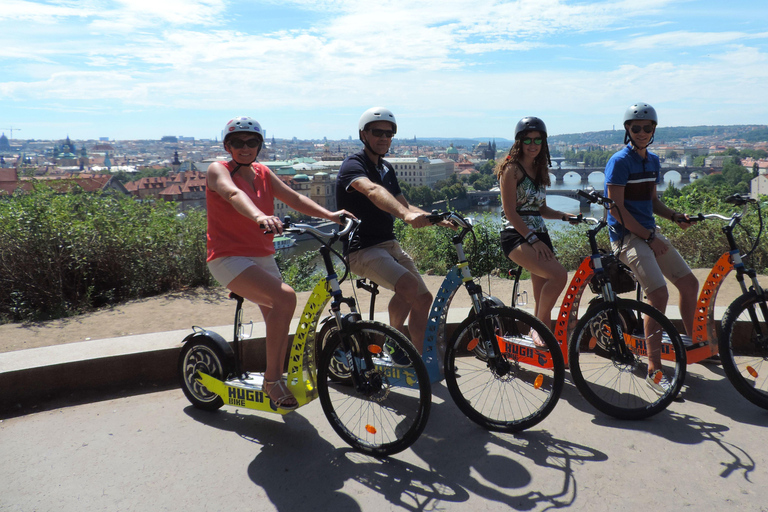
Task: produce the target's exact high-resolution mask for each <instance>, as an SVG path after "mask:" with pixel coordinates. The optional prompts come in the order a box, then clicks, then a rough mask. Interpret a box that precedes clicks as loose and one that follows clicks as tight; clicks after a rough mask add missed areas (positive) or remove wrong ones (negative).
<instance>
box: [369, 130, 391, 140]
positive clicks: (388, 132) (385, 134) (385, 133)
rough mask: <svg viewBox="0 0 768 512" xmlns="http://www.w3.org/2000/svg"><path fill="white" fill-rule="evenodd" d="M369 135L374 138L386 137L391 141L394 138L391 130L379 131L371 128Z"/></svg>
mask: <svg viewBox="0 0 768 512" xmlns="http://www.w3.org/2000/svg"><path fill="white" fill-rule="evenodd" d="M371 135H373V136H374V137H386V138H388V139H391V138H392V137H394V136H395V132H393V131H392V130H379V129H378V128H371Z"/></svg>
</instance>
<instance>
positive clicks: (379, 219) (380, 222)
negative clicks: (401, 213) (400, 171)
mask: <svg viewBox="0 0 768 512" xmlns="http://www.w3.org/2000/svg"><path fill="white" fill-rule="evenodd" d="M361 178H368V179H369V180H371V181H372V182H373V183H377V184H379V185H381V186H383V187H384V188H385V189H387V191H389V193H390V194H392V195H393V196H394V197H397V196H399V195H401V194H402V191H401V190H400V184H399V183H398V181H397V176H395V169H394V167H392V165H391V164H390V163H389V162H387V161H386V160H382V161H381V165H380V166H378V167H377V166H376V164H375V163H374V162H373V161H371V159H370V158H368V155H366V154H365V151H360V152H359V153H355V154H354V155H350V156H348V157H347V158H346V159H345V160H344V162H343V163H342V164H341V168H340V169H339V175H338V176H337V178H336V205H337V206H338V208H343V209H345V210H348V211H350V212H352V213H353V214H354V215H355V216H356V217H357V218H358V219H360V221H361V222H360V227H359V228H358V229H357V232H356V233H355V236H354V237H352V239H351V240H349V242H346V241H345V243H344V252H345V254H348V253H350V252H355V251H359V250H360V249H365V248H366V247H371V246H373V245H376V244H380V243H382V242H388V241H390V240H394V239H395V231H394V225H395V218H394V216H393V215H392V214H390V213H388V212H385V211H384V210H382V209H380V208H379V207H378V206H376V205H375V204H373V203H372V202H371V200H370V199H368V198H367V197H366V196H365V195H364V194H362V193H361V192H358V191H357V190H355V188H354V187H352V186H351V185H352V183H354V182H355V181H357V180H359V179H361Z"/></svg>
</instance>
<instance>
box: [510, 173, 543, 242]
mask: <svg viewBox="0 0 768 512" xmlns="http://www.w3.org/2000/svg"><path fill="white" fill-rule="evenodd" d="M521 171H522V169H521ZM523 176H524V178H523V179H522V181H520V183H518V184H517V213H518V214H519V215H520V216H521V217H522V218H523V221H525V225H526V226H528V229H530V230H531V231H533V232H534V233H546V232H547V226H546V224H544V219H543V218H542V217H541V214H540V213H539V208H541V207H542V206H544V204H545V201H546V198H547V194H546V193H545V192H544V188H543V187H542V188H540V187H537V186H536V184H535V183H534V182H533V180H532V179H531V178H529V177H528V174H526V173H525V171H523ZM504 221H505V222H504V229H510V230H512V231H515V229H514V228H513V227H512V224H511V223H510V222H509V220H508V219H506V217H505V218H504Z"/></svg>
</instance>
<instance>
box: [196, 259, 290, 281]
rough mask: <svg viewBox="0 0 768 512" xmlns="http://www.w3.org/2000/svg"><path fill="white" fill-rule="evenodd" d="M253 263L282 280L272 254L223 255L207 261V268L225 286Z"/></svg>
mask: <svg viewBox="0 0 768 512" xmlns="http://www.w3.org/2000/svg"><path fill="white" fill-rule="evenodd" d="M253 265H256V266H258V267H261V268H263V269H264V270H266V271H267V273H269V274H270V275H272V276H275V277H276V278H278V279H279V280H281V281H282V280H283V276H282V275H280V269H279V268H277V263H276V262H275V257H274V256H258V257H249V256H224V257H223V258H216V259H215V260H211V261H209V262H208V270H210V271H211V275H212V276H213V278H214V279H216V281H218V282H219V283H220V284H221V285H222V286H223V287H225V288H226V287H227V286H228V285H229V283H231V282H232V280H233V279H234V278H236V277H237V276H239V275H240V274H242V273H243V271H244V270H245V269H247V268H248V267H252V266H253Z"/></svg>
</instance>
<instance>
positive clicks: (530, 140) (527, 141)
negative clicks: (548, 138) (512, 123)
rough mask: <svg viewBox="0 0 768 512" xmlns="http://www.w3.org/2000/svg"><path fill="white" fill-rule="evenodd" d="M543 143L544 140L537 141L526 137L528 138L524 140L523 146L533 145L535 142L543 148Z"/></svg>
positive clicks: (538, 138)
mask: <svg viewBox="0 0 768 512" xmlns="http://www.w3.org/2000/svg"><path fill="white" fill-rule="evenodd" d="M543 141H544V139H542V138H541V137H537V138H535V139H532V138H530V137H526V138H524V139H523V144H525V145H526V146H529V145H530V144H531V142H533V143H534V144H536V145H537V146H541V143H542V142H543Z"/></svg>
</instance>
